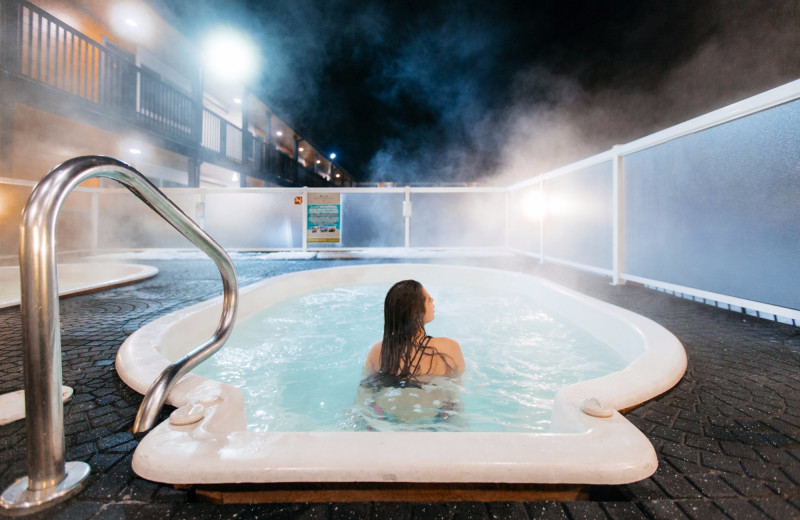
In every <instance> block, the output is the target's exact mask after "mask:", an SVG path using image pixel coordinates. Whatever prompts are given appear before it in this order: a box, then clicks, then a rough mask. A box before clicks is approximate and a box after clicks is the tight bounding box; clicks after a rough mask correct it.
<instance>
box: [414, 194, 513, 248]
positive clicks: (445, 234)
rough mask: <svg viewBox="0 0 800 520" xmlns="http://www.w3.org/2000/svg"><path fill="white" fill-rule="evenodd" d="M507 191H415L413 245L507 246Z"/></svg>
mask: <svg viewBox="0 0 800 520" xmlns="http://www.w3.org/2000/svg"><path fill="white" fill-rule="evenodd" d="M505 201H506V194H505V191H502V192H485V191H476V192H475V193H464V192H456V193H412V195H411V204H412V216H411V238H410V244H409V245H410V246H411V247H505V225H506V220H505V217H506V211H505Z"/></svg>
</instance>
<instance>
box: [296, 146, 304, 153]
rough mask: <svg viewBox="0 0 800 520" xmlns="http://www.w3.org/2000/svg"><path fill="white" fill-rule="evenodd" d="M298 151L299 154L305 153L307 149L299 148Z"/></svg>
mask: <svg viewBox="0 0 800 520" xmlns="http://www.w3.org/2000/svg"><path fill="white" fill-rule="evenodd" d="M297 151H298V152H305V151H306V149H305V148H303V147H302V146H301V147H300V148H298V149H297Z"/></svg>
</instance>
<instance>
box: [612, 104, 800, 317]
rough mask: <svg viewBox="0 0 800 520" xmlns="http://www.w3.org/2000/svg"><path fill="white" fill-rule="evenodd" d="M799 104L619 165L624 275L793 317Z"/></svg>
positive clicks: (799, 249)
mask: <svg viewBox="0 0 800 520" xmlns="http://www.w3.org/2000/svg"><path fill="white" fill-rule="evenodd" d="M798 121H800V100H795V101H793V102H790V103H785V104H783V105H778V106H776V107H773V108H770V109H768V110H764V111H762V112H758V113H755V114H752V115H749V116H746V117H743V118H740V119H736V120H733V121H730V122H727V123H725V124H722V125H719V126H716V127H712V128H709V129H707V130H703V131H701V132H697V133H694V134H690V135H687V136H684V137H681V138H678V139H674V140H672V141H668V142H666V143H664V144H661V145H658V146H655V147H653V148H650V149H647V150H643V151H640V152H637V153H634V154H631V155H630V156H626V157H625V163H624V165H625V199H626V203H625V204H626V206H625V219H624V222H625V227H624V229H625V232H624V237H625V252H626V255H625V264H624V266H625V273H626V274H628V275H634V276H639V277H643V278H647V279H651V280H659V281H663V282H667V283H671V284H676V285H680V286H685V287H691V288H697V289H702V290H705V291H710V292H714V293H718V294H725V295H730V296H735V297H738V298H744V299H747V300H752V301H756V302H769V303H771V304H774V305H779V306H784V307H788V308H791V309H800V292H798V291H797V284H796V283H795V282H796V281H797V280H800V262H798V258H800V218H798V217H799V215H800V214H799V213H798V207H800V206H798V201H799V200H800V152H799V151H800V132H798Z"/></svg>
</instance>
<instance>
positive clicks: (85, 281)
mask: <svg viewBox="0 0 800 520" xmlns="http://www.w3.org/2000/svg"><path fill="white" fill-rule="evenodd" d="M56 274H57V276H58V295H59V296H62V297H63V296H72V295H76V294H84V293H88V292H97V291H103V290H106V289H111V288H112V287H118V286H120V285H125V284H129V283H134V282H138V281H140V280H144V279H147V278H151V277H153V276H155V275H156V274H158V269H157V268H155V267H152V266H149V265H139V264H125V263H91V262H90V263H76V264H58V265H57V266H56ZM19 276H20V274H19V266H3V267H0V284H2V289H0V294H2V295H3V297H2V299H0V309H3V308H6V307H13V306H15V305H19V304H20V280H19Z"/></svg>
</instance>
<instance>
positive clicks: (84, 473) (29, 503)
mask: <svg viewBox="0 0 800 520" xmlns="http://www.w3.org/2000/svg"><path fill="white" fill-rule="evenodd" d="M65 469H66V473H67V474H66V476H65V477H64V480H62V481H61V482H59V484H58V485H57V486H56V487H55V488H53V489H48V490H45V491H38V492H35V491H30V490H29V489H28V477H22V478H20V479H18V480H17V481H16V482H14V483H13V484H11V486H9V487H8V489H6V490H5V491H4V492H3V494H2V496H0V509H2V511H3V513H4V514H7V515H11V516H22V515H29V514H32V513H35V512H38V511H42V510H44V509H48V508H50V507H53V506H54V505H56V504H58V503H59V502H62V501H64V500H66V499H68V498H70V497H71V496H72V495H75V494H76V493H78V492H80V491H81V490H82V489H83V487H84V486H85V485H86V482H87V477H88V476H89V473H90V472H91V469H90V467H89V465H88V464H86V463H85V462H80V461H73V462H67V463H66V465H65Z"/></svg>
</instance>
